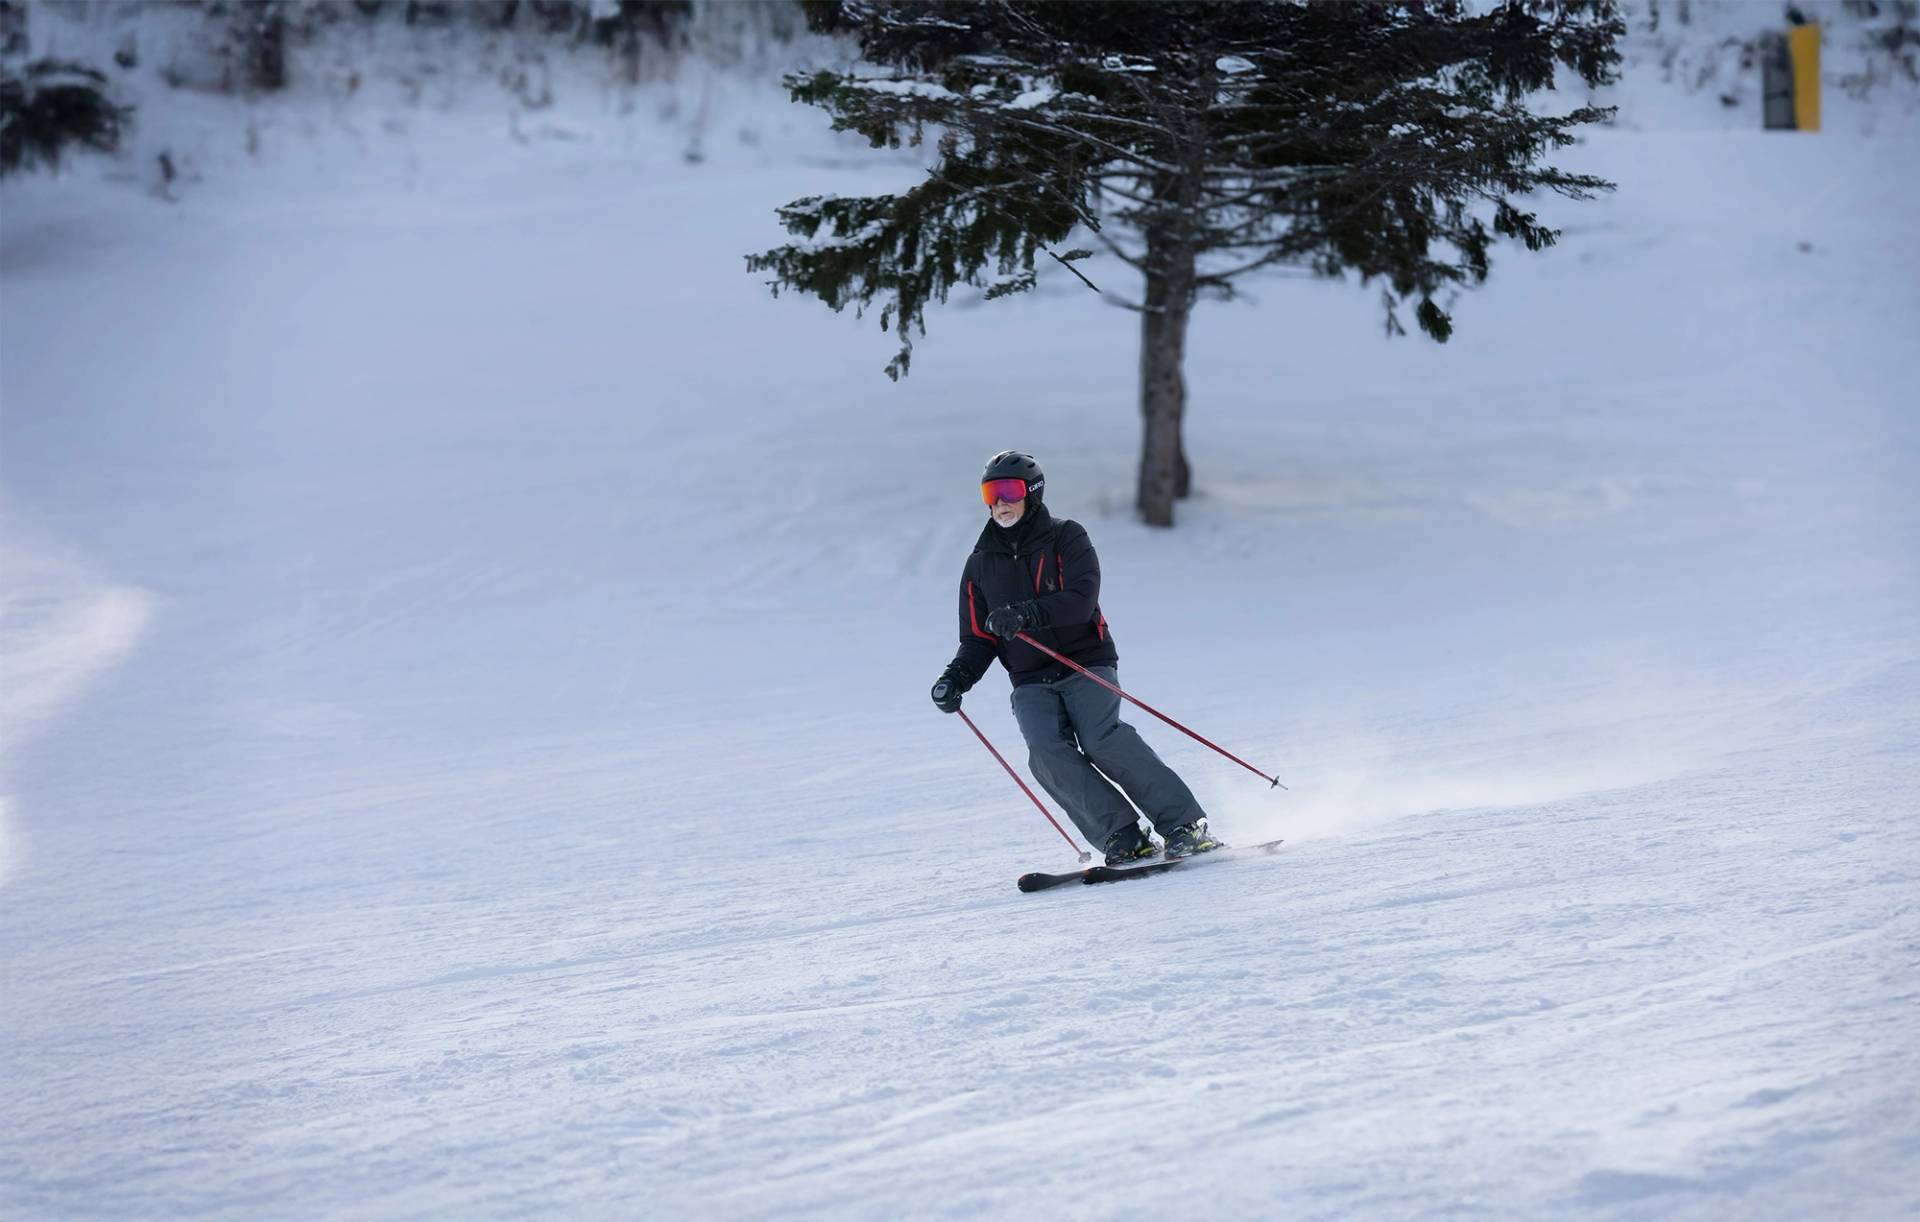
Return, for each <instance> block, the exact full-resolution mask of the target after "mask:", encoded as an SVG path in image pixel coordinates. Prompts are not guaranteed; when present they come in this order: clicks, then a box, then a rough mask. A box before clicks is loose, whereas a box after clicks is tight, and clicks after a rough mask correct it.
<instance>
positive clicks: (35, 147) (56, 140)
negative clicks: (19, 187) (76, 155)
mask: <svg viewBox="0 0 1920 1222" xmlns="http://www.w3.org/2000/svg"><path fill="white" fill-rule="evenodd" d="M106 85H107V78H106V77H104V76H102V75H101V74H100V73H99V72H97V71H95V70H94V69H92V68H89V67H87V66H85V65H84V64H75V63H68V62H66V61H63V60H53V59H43V60H38V61H36V62H34V63H31V64H28V65H26V66H25V67H24V68H22V69H20V70H19V72H18V73H15V72H14V71H12V70H10V69H8V68H5V67H0V177H5V176H6V175H8V174H12V173H15V172H16V171H19V170H31V169H35V168H37V167H41V166H44V167H46V168H48V169H56V168H58V167H59V165H60V157H61V154H62V153H63V152H65V151H66V150H67V149H68V148H69V147H71V146H73V145H79V146H81V147H83V148H90V149H94V150H96V151H98V152H103V153H110V152H112V151H113V150H114V149H116V148H118V147H119V145H120V133H121V130H122V128H124V127H125V125H126V122H127V119H128V117H129V116H130V115H131V114H132V113H133V112H132V111H131V110H130V109H129V108H127V107H124V106H117V105H115V104H114V103H113V101H112V100H111V99H109V98H108V97H107V92H106Z"/></svg>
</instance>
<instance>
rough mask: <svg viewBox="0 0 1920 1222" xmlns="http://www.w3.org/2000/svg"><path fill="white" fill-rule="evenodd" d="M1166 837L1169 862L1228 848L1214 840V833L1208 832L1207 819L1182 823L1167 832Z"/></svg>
mask: <svg viewBox="0 0 1920 1222" xmlns="http://www.w3.org/2000/svg"><path fill="white" fill-rule="evenodd" d="M1166 836H1167V848H1166V854H1167V859H1168V860H1169V861H1171V860H1172V859H1174V858H1176V857H1191V856H1193V855H1194V854H1195V853H1209V852H1212V851H1213V850H1214V849H1218V848H1224V847H1226V846H1224V845H1222V844H1221V843H1220V842H1219V841H1218V840H1216V839H1214V837H1213V833H1212V832H1209V831H1208V830H1207V821H1206V820H1205V819H1195V820H1194V821H1193V822H1192V823H1182V824H1181V825H1180V826H1179V827H1176V828H1173V829H1172V830H1170V831H1169V832H1167V834H1166Z"/></svg>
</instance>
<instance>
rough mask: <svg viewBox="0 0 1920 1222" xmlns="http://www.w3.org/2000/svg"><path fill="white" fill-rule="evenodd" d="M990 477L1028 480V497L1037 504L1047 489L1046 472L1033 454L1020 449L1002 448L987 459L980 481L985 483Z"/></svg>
mask: <svg viewBox="0 0 1920 1222" xmlns="http://www.w3.org/2000/svg"><path fill="white" fill-rule="evenodd" d="M990 479H1023V480H1025V481H1027V497H1028V499H1029V500H1031V501H1033V502H1034V504H1036V505H1037V504H1039V503H1040V499H1041V496H1042V494H1044V493H1045V492H1046V490H1047V476H1046V472H1044V471H1042V470H1041V469H1040V464H1039V463H1037V462H1035V461H1034V459H1033V455H1031V454H1022V453H1021V452H1020V451H1018V450H1002V451H1000V452H999V453H998V454H995V455H994V456H993V457H992V458H989V459H988V460H987V468H986V470H984V471H982V472H981V473H980V482H981V483H983V484H984V483H986V482H987V481H988V480H990Z"/></svg>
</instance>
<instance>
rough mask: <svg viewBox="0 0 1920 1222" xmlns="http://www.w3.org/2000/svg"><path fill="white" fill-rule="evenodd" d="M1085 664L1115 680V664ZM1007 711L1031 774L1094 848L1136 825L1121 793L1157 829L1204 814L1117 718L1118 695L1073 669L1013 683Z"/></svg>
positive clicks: (1183, 784)
mask: <svg viewBox="0 0 1920 1222" xmlns="http://www.w3.org/2000/svg"><path fill="white" fill-rule="evenodd" d="M1087 669H1088V670H1090V671H1092V672H1093V673H1094V674H1096V675H1099V676H1100V677H1101V678H1102V679H1105V680H1106V681H1107V682H1108V683H1112V684H1114V685H1116V686H1118V684H1119V681H1120V680H1119V672H1118V671H1117V670H1116V669H1115V668H1113V667H1111V666H1090V667H1088V668H1087ZM1013 716H1014V719H1015V720H1016V721H1018V722H1019V723H1020V733H1021V735H1022V736H1023V737H1025V738H1026V740H1027V764H1028V766H1029V767H1031V768H1032V769H1033V775H1034V776H1035V777H1036V778H1038V779H1039V781H1040V784H1041V787H1042V788H1044V789H1045V790H1046V791H1047V792H1048V793H1050V794H1052V795H1053V800H1054V801H1056V802H1058V803H1059V804H1060V805H1061V806H1062V807H1064V808H1065V809H1066V812H1067V816H1068V817H1069V818H1071V819H1072V820H1073V823H1074V826H1075V827H1077V828H1079V829H1080V832H1081V834H1082V835H1084V836H1086V838H1087V839H1088V840H1090V841H1092V842H1093V844H1092V846H1091V847H1093V848H1094V849H1098V848H1100V846H1101V845H1103V844H1105V843H1106V840H1107V837H1109V836H1111V835H1113V833H1115V832H1116V831H1119V830H1120V829H1121V828H1123V827H1126V826H1127V825H1128V824H1136V825H1137V823H1138V819H1137V816H1136V815H1135V814H1134V812H1133V807H1131V806H1128V805H1127V798H1131V799H1133V803H1134V805H1135V806H1138V807H1139V808H1140V809H1141V811H1142V812H1144V813H1145V814H1146V816H1147V818H1148V820H1149V821H1151V822H1152V824H1153V826H1154V829H1155V830H1156V831H1159V832H1161V833H1163V834H1164V833H1165V832H1167V831H1168V830H1170V829H1172V828H1175V827H1178V826H1179V825H1180V824H1182V823H1190V822H1192V821H1193V820H1195V819H1199V818H1202V817H1204V816H1205V814H1206V812H1205V811H1203V810H1201V809H1200V803H1199V802H1197V801H1195V800H1194V797H1193V791H1192V790H1190V789H1188V788H1187V783H1186V782H1185V781H1183V780H1181V779H1180V778H1179V777H1178V776H1177V775H1175V773H1174V771H1173V769H1171V768H1169V767H1167V766H1166V765H1165V764H1163V763H1161V762H1160V757H1159V756H1157V755H1155V754H1154V753H1153V748H1152V747H1149V746H1147V744H1146V743H1145V742H1144V741H1142V739H1141V738H1140V734H1139V732H1138V731H1137V730H1135V729H1134V728H1133V727H1132V726H1130V725H1128V724H1127V723H1126V722H1124V721H1121V720H1120V697H1118V696H1116V695H1114V694H1113V693H1112V692H1110V691H1108V690H1107V689H1106V688H1104V687H1101V686H1100V685H1099V684H1098V683H1095V682H1094V681H1093V680H1091V679H1089V678H1087V677H1086V676H1085V675H1083V674H1080V673H1079V672H1078V671H1075V672H1074V673H1073V674H1070V675H1068V676H1067V677H1066V678H1064V679H1060V680H1057V681H1055V682H1053V683H1026V684H1022V685H1021V686H1019V687H1016V688H1014V689H1013ZM1102 774H1104V775H1102ZM1109 778H1111V779H1109ZM1115 783H1118V785H1119V786H1120V788H1119V789H1115V788H1114V784H1115ZM1121 790H1125V791H1126V797H1125V798H1123V797H1121V796H1120V791H1121Z"/></svg>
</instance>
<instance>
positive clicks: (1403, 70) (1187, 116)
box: [747, 0, 1623, 526]
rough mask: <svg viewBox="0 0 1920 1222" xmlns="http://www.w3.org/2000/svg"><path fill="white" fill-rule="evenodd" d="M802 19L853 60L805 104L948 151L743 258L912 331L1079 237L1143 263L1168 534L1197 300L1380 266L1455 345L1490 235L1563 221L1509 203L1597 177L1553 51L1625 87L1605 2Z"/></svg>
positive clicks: (1525, 236) (1542, 229) (1162, 521)
mask: <svg viewBox="0 0 1920 1222" xmlns="http://www.w3.org/2000/svg"><path fill="white" fill-rule="evenodd" d="M806 8H807V16H808V21H809V24H810V25H811V26H812V27H813V28H814V29H815V30H816V31H818V32H822V33H845V34H851V35H853V36H855V37H857V39H858V41H859V46H860V49H861V52H862V55H863V58H864V61H865V64H866V65H867V68H866V69H865V70H855V71H848V72H831V71H820V72H814V73H811V74H801V75H795V76H791V77H789V78H788V79H787V86H788V89H789V91H790V93H791V94H792V96H793V98H794V100H796V101H799V102H806V103H811V104H813V105H817V106H821V107H823V108H825V109H826V110H827V111H828V112H830V113H831V115H832V116H833V125H834V127H835V128H836V129H837V130H850V131H855V132H858V133H860V134H862V135H864V136H866V137H867V138H868V140H869V141H870V142H871V143H872V145H873V146H874V147H876V148H878V147H883V146H885V147H893V148H898V147H899V146H900V145H901V143H902V142H903V141H905V142H908V143H911V144H919V143H921V141H922V140H923V138H924V137H927V136H928V135H929V134H931V136H932V138H933V139H934V140H935V141H936V145H935V147H936V150H937V153H938V156H937V158H936V159H935V161H934V164H933V166H932V169H931V170H930V171H929V172H928V175H927V177H926V179H925V181H923V182H921V183H919V184H918V185H916V186H914V187H913V188H912V189H910V190H907V191H904V192H901V193H899V194H893V195H878V196H814V197H809V198H806V199H800V200H795V201H794V202H792V203H789V204H787V205H786V206H785V207H783V208H781V209H780V210H779V216H780V219H781V221H782V223H783V224H784V225H785V226H786V228H787V230H788V231H789V232H790V233H792V234H794V235H795V236H796V237H798V238H800V239H802V240H800V241H797V242H794V243H791V244H788V245H785V246H781V247H779V248H777V249H774V250H770V251H766V252H764V253H762V254H758V255H750V256H748V259H747V266H748V269H749V270H750V271H756V272H770V273H772V279H771V280H770V281H769V283H770V284H771V286H772V288H773V291H774V292H775V293H776V294H778V293H779V292H780V291H781V290H782V289H790V290H798V291H800V292H805V293H810V294H813V295H815V296H818V297H819V298H821V299H822V300H823V301H825V302H826V303H827V304H828V305H830V306H832V307H833V308H834V309H836V310H838V309H842V308H844V307H846V306H848V305H853V306H854V307H855V308H856V310H857V311H860V312H864V311H865V310H866V309H868V308H871V307H873V306H874V305H875V303H876V302H877V303H878V305H879V309H880V321H881V326H882V327H883V328H889V329H892V330H893V331H894V332H895V333H896V334H897V335H898V337H899V339H900V341H901V348H900V351H899V353H898V355H897V356H895V357H894V359H893V360H892V361H891V362H890V363H889V364H888V366H887V369H886V372H887V374H888V375H889V376H890V377H893V378H895V379H898V378H899V377H900V376H901V375H902V374H905V373H906V372H907V370H908V365H909V362H910V360H911V357H912V348H913V344H912V332H913V331H915V330H917V331H919V333H920V334H921V335H925V333H926V321H925V311H926V308H927V306H928V305H929V303H932V302H936V301H944V300H945V299H946V297H947V294H948V293H949V292H951V291H952V290H953V289H954V288H955V287H956V286H958V285H972V286H975V287H979V288H984V289H985V290H986V296H987V297H989V298H994V297H1000V296H1004V295H1006V294H1009V293H1015V292H1020V291H1023V290H1025V289H1029V288H1032V287H1033V285H1034V281H1035V275H1036V258H1037V256H1039V255H1041V254H1045V255H1047V256H1049V257H1051V258H1053V259H1055V260H1057V261H1058V262H1059V263H1061V264H1062V265H1064V266H1066V267H1068V268H1069V269H1070V270H1073V271H1074V272H1075V274H1076V275H1080V278H1081V279H1082V280H1085V281H1087V282H1088V284H1089V285H1090V286H1091V284H1092V281H1091V280H1090V279H1089V278H1088V277H1087V276H1086V275H1083V274H1081V273H1080V271H1079V269H1078V268H1077V267H1075V266H1074V264H1076V263H1078V262H1079V261H1080V260H1083V259H1086V258H1088V257H1090V256H1091V255H1092V254H1093V253H1094V252H1092V251H1091V250H1087V249H1076V250H1068V251H1065V252H1061V251H1058V250H1056V249H1055V248H1056V247H1057V246H1060V245H1061V244H1062V243H1064V242H1066V241H1067V240H1068V239H1069V238H1070V237H1072V236H1074V235H1076V234H1083V235H1091V236H1090V238H1088V239H1087V240H1089V241H1091V242H1092V243H1093V244H1094V245H1097V246H1101V247H1103V248H1104V249H1105V250H1106V251H1107V252H1108V253H1109V254H1110V255H1111V256H1112V257H1114V258H1115V259H1117V260H1119V261H1121V262H1123V263H1125V264H1126V265H1127V266H1129V267H1131V268H1134V269H1137V270H1138V271H1139V273H1140V275H1141V277H1142V279H1143V281H1144V291H1143V292H1142V293H1141V294H1140V296H1139V299H1138V300H1135V301H1122V302H1120V304H1124V305H1126V306H1128V308H1131V309H1133V310H1136V311H1138V313H1139V314H1140V320H1141V361H1140V368H1141V375H1140V409H1141V414H1142V419H1143V424H1144V436H1143V442H1142V450H1141V462H1140V474H1139V486H1138V498H1137V503H1138V508H1139V510H1140V512H1141V514H1142V516H1143V517H1144V518H1145V520H1146V521H1147V522H1149V523H1151V524H1153V525H1157V526H1171V525H1172V524H1173V505H1174V501H1175V499H1176V498H1178V497H1183V496H1186V495H1187V493H1188V491H1189V489H1190V487H1191V481H1192V476H1191V469H1190V467H1189V465H1188V463H1187V461H1186V458H1185V454H1184V450H1183V445H1182V440H1181V427H1182V421H1183V419H1184V417H1185V411H1186V387H1185V380H1184V375H1183V373H1182V360H1183V353H1184V349H1185V343H1186V332H1187V323H1188V318H1189V316H1190V314H1191V310H1192V307H1193V304H1194V302H1195V300H1196V299H1198V298H1199V297H1200V296H1201V295H1202V294H1207V295H1209V296H1218V297H1221V298H1231V297H1232V296H1233V293H1234V285H1235V282H1236V281H1237V280H1238V279H1240V278H1241V277H1244V276H1247V275H1250V274H1253V273H1256V272H1258V271H1260V270H1261V269H1263V268H1270V267H1273V266H1276V265H1286V266H1293V267H1299V268H1306V269H1309V270H1311V271H1312V272H1313V273H1316V274H1318V275H1322V276H1328V277H1340V276H1344V275H1346V274H1347V273H1349V272H1351V273H1355V274H1356V275H1357V277H1358V278H1359V279H1360V281H1361V282H1362V283H1371V282H1376V281H1377V282H1379V283H1380V284H1381V285H1382V286H1383V289H1382V295H1383V300H1384V303H1385V308H1386V315H1385V321H1386V325H1387V327H1388V329H1389V331H1391V332H1394V333H1404V332H1403V329H1402V326H1401V323H1400V319H1399V315H1398V311H1397V309H1396V306H1399V305H1404V304H1408V303H1411V304H1412V305H1413V311H1412V313H1413V318H1414V321H1415V322H1416V324H1417V325H1418V326H1419V328H1420V330H1422V331H1423V332H1425V333H1426V334H1427V335H1429V336H1431V337H1432V338H1433V339H1435V340H1437V341H1442V342H1444V341H1445V340H1446V338H1447V336H1448V335H1449V334H1450V332H1451V331H1452V327H1453V322H1452V318H1451V317H1450V315H1449V314H1448V312H1447V310H1446V309H1444V308H1442V306H1441V305H1440V304H1439V303H1438V302H1436V300H1435V296H1436V294H1438V293H1441V292H1442V290H1445V289H1447V288H1449V287H1450V286H1457V285H1463V284H1471V283H1477V282H1480V281H1483V280H1485V279H1486V277H1487V274H1488V268H1489V250H1490V247H1491V246H1492V244H1493V241H1494V240H1495V239H1496V238H1497V237H1506V238H1511V239H1514V240H1516V241H1518V242H1520V243H1522V244H1523V245H1525V246H1526V247H1527V248H1528V249H1529V250H1540V249H1542V248H1543V247H1546V246H1548V245H1551V244H1552V243H1553V241H1554V239H1555V237H1556V236H1557V234H1556V232H1555V231H1554V230H1551V229H1549V228H1547V227H1546V226H1544V225H1542V224H1540V223H1539V221H1538V220H1537V219H1536V217H1535V215H1534V214H1533V213H1530V212H1528V211H1525V210H1524V209H1523V208H1522V207H1521V206H1520V205H1519V204H1517V203H1515V202H1514V201H1515V199H1516V198H1518V197H1523V196H1525V195H1526V194H1528V193H1529V192H1533V191H1540V190H1549V191H1554V192H1558V193H1560V194H1562V195H1566V196H1569V197H1572V198H1576V199H1581V198H1587V197H1589V196H1591V195H1592V194H1593V193H1594V192H1597V191H1601V190H1605V189H1608V188H1609V187H1610V184H1608V183H1606V182H1603V181H1601V180H1600V179H1597V178H1593V177H1589V176H1583V175H1575V174H1567V173H1562V172H1561V171H1559V170H1556V169H1553V168H1552V167H1549V166H1545V165H1543V164H1541V160H1542V158H1543V156H1544V155H1545V154H1546V153H1547V152H1548V151H1549V150H1550V149H1554V148H1559V147H1563V146H1565V145H1568V144H1570V143H1572V141H1573V135H1572V134H1571V133H1572V132H1573V130H1574V129H1575V128H1577V127H1579V126H1580V125H1582V124H1586V123H1593V122H1596V121H1599V120H1602V119H1604V118H1605V117H1606V116H1607V114H1608V113H1609V112H1607V111H1604V110H1599V109H1595V108H1590V107H1582V108H1578V109H1575V110H1573V111H1572V112H1571V113H1568V114H1565V115H1560V116H1552V115H1545V114H1536V113H1534V112H1533V111H1532V110H1530V109H1529V108H1528V106H1527V105H1526V99H1527V97H1528V95H1530V94H1533V93H1535V92H1537V91H1539V90H1542V89H1547V88H1551V86H1552V82H1553V77H1554V73H1555V71H1556V69H1557V68H1559V67H1563V66H1564V67H1566V68H1568V69H1571V70H1572V71H1573V72H1575V73H1577V74H1578V75H1579V76H1580V77H1581V78H1583V79H1584V80H1585V81H1587V82H1588V83H1589V84H1595V85H1597V84H1601V83H1604V82H1606V81H1609V80H1611V79H1613V74H1614V71H1615V68H1616V66H1617V64H1618V62H1619V56H1618V54H1617V52H1616V51H1615V50H1614V40H1615V39H1616V38H1617V37H1618V35H1619V34H1620V32H1621V30H1622V28H1623V27H1622V25H1621V23H1620V21H1619V19H1618V18H1617V16H1616V15H1615V12H1614V9H1613V5H1612V2H1611V0H1508V2H1507V3H1504V4H1502V5H1500V6H1499V7H1496V8H1493V9H1491V10H1490V11H1473V10H1470V9H1469V8H1468V6H1467V5H1466V3H1464V2H1463V0H1364V2H1363V0H1309V2H1305V3H1301V2H1298V0H1292V2H1286V0H1264V2H1253V3H1232V2H1229V3H1112V4H1107V3H1048V2H1044V0H1043V2H1038V3H1014V2H1005V0H989V2H942V3H887V2H883V0H808V3H807V5H806Z"/></svg>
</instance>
